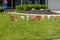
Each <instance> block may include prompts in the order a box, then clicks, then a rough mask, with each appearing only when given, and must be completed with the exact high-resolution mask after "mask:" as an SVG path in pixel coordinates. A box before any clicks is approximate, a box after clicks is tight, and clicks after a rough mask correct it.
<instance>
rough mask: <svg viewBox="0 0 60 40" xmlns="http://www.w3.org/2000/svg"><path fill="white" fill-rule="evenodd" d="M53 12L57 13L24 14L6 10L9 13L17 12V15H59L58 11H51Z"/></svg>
mask: <svg viewBox="0 0 60 40" xmlns="http://www.w3.org/2000/svg"><path fill="white" fill-rule="evenodd" d="M53 12H55V13H57V14H29V13H28V14H26V13H17V12H8V13H10V14H19V15H38V16H41V15H45V16H47V15H56V16H60V11H53Z"/></svg>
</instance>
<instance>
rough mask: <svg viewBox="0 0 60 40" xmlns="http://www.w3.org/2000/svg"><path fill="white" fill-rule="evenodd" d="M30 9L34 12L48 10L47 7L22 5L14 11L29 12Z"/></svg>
mask: <svg viewBox="0 0 60 40" xmlns="http://www.w3.org/2000/svg"><path fill="white" fill-rule="evenodd" d="M32 8H34V9H35V10H39V9H48V6H47V5H41V4H23V5H17V6H16V11H29V10H31V9H32Z"/></svg>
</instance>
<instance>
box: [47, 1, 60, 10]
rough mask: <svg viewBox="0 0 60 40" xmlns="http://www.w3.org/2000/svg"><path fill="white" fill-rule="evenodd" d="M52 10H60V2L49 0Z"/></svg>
mask: <svg viewBox="0 0 60 40" xmlns="http://www.w3.org/2000/svg"><path fill="white" fill-rule="evenodd" d="M48 7H49V9H50V10H60V0H48Z"/></svg>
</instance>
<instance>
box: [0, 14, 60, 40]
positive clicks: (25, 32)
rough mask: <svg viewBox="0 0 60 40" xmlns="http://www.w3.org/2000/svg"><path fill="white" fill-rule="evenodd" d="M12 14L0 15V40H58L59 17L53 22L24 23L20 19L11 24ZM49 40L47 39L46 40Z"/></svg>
mask: <svg viewBox="0 0 60 40" xmlns="http://www.w3.org/2000/svg"><path fill="white" fill-rule="evenodd" d="M11 15H13V14H8V13H0V40H45V39H46V40H47V39H48V38H60V17H56V19H55V20H50V21H48V20H47V17H45V20H43V21H42V20H40V21H36V20H35V21H26V19H25V20H23V21H22V20H21V19H20V15H16V14H15V15H14V17H16V16H18V22H15V21H14V22H11V21H10V16H11ZM48 40H49V39H48Z"/></svg>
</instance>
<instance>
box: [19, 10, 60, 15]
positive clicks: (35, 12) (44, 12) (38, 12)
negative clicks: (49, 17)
mask: <svg viewBox="0 0 60 40" xmlns="http://www.w3.org/2000/svg"><path fill="white" fill-rule="evenodd" d="M20 13H26V14H55V15H56V14H58V15H60V14H59V13H55V12H52V11H50V10H30V11H22V12H20Z"/></svg>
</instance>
